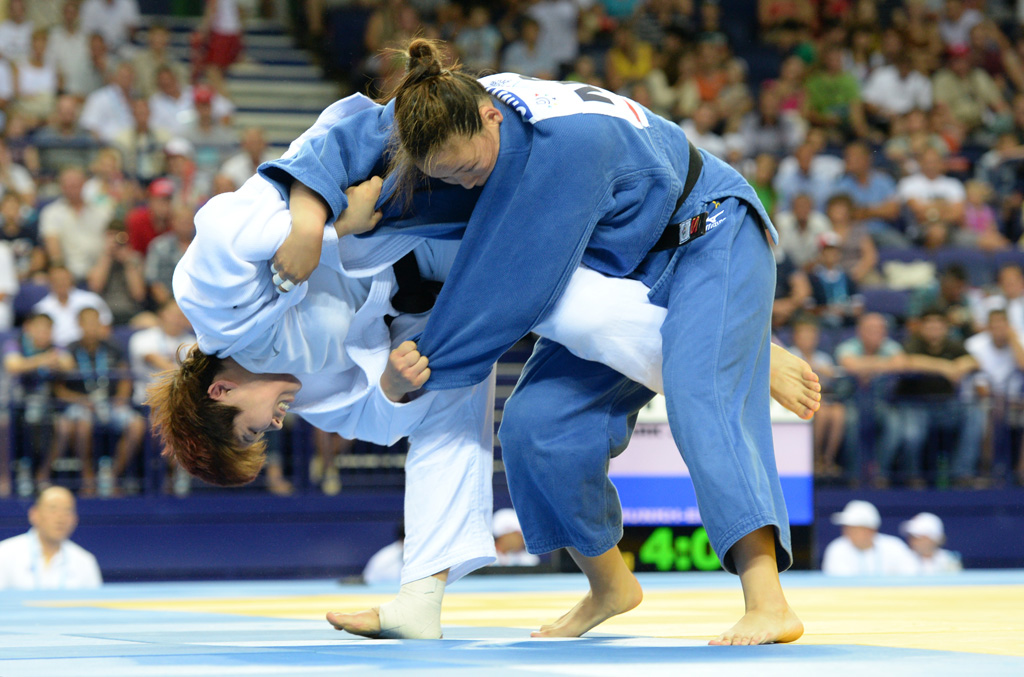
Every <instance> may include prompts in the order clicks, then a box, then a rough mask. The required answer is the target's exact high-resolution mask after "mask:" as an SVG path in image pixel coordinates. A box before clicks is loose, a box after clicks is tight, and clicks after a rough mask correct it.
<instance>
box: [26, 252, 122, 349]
mask: <svg viewBox="0 0 1024 677" xmlns="http://www.w3.org/2000/svg"><path fill="white" fill-rule="evenodd" d="M102 241H103V239H102V238H101V239H100V242H102ZM49 279H50V293H49V294H47V295H46V296H44V297H43V298H42V299H41V300H40V301H39V303H37V304H36V305H35V307H34V308H33V309H32V312H34V313H40V314H44V315H47V316H49V317H50V318H51V319H52V321H53V343H54V344H55V345H56V346H58V347H60V348H64V347H66V346H68V345H70V344H72V343H74V342H75V341H77V340H78V339H80V338H81V337H82V329H81V327H80V326H79V325H78V314H79V313H80V312H82V310H83V309H85V308H93V309H95V310H96V311H98V312H99V314H100V320H101V322H102V323H103V325H104V326H107V327H109V326H110V324H111V322H113V319H114V318H113V315H112V314H111V313H110V308H109V307H107V302H106V301H104V300H103V299H102V298H101V297H100V295H99V294H97V293H95V292H91V291H86V290H84V289H79V288H78V287H76V286H74V279H73V278H72V277H71V272H70V271H69V270H68V269H67V268H64V267H63V266H60V265H51V266H50V272H49Z"/></svg>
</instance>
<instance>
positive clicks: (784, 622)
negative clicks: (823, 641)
mask: <svg viewBox="0 0 1024 677" xmlns="http://www.w3.org/2000/svg"><path fill="white" fill-rule="evenodd" d="M774 531H775V528H774V527H770V526H768V527H762V528H760V529H757V530H755V531H752V532H750V533H749V534H747V535H746V536H744V537H743V538H741V539H740V540H738V541H737V542H736V545H734V546H732V548H731V550H730V552H731V554H732V557H733V561H734V562H735V563H736V570H737V572H738V573H739V575H740V584H741V585H742V586H743V601H744V605H745V607H746V613H745V614H744V615H743V618H741V619H740V620H739V622H738V623H736V625H734V626H732V627H731V628H729V629H728V630H726V631H725V632H723V633H722V634H721V635H719V636H718V637H717V638H716V639H713V640H711V641H710V642H709V644H713V645H719V646H727V645H732V646H747V645H751V644H771V643H773V642H793V641H796V640H797V639H800V636H801V635H803V634H804V625H803V623H801V622H800V619H799V618H797V616H796V614H795V613H794V612H793V609H792V608H790V606H789V603H788V602H786V596H785V595H784V594H783V592H782V584H781V583H780V582H779V569H778V564H777V563H776V560H775V533H774Z"/></svg>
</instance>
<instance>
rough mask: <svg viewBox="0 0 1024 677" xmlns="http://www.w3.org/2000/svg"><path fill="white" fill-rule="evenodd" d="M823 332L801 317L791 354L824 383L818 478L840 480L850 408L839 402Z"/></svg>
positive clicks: (817, 432)
mask: <svg viewBox="0 0 1024 677" xmlns="http://www.w3.org/2000/svg"><path fill="white" fill-rule="evenodd" d="M820 340H821V329H820V327H819V326H818V322H817V320H815V319H814V318H813V317H812V316H810V315H799V316H797V319H796V320H795V321H794V322H793V345H792V347H790V348H789V351H790V352H791V353H793V354H794V355H797V356H798V357H801V358H803V359H804V360H805V361H806V362H807V364H809V365H811V368H812V369H813V370H814V373H815V374H817V375H818V378H819V379H820V380H821V390H822V399H821V407H820V408H819V409H818V411H816V412H814V419H813V424H814V459H815V463H814V467H815V471H814V474H815V475H816V476H818V477H831V478H834V477H839V476H840V475H841V474H842V470H841V469H840V468H839V466H838V465H837V464H836V459H837V457H838V456H839V450H840V448H841V447H842V444H843V436H844V435H845V434H846V405H844V404H843V403H842V402H841V401H839V400H837V399H836V398H835V396H834V395H835V392H834V388H833V384H834V382H835V377H836V363H835V360H833V359H832V356H831V355H829V354H828V353H826V352H825V351H823V350H821V349H819V347H818V346H819V342H820Z"/></svg>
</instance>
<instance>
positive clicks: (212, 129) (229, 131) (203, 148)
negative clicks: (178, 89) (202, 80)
mask: <svg viewBox="0 0 1024 677" xmlns="http://www.w3.org/2000/svg"><path fill="white" fill-rule="evenodd" d="M214 96H215V93H214V91H213V89H211V88H210V87H207V86H205V85H199V86H198V87H195V88H194V90H193V101H194V106H195V112H196V116H195V119H194V120H193V121H192V122H191V123H189V124H188V125H185V126H184V127H183V128H182V132H181V135H182V138H184V139H186V140H188V141H189V142H190V143H191V144H192V147H193V149H194V155H193V159H194V161H195V166H196V172H197V175H198V176H197V181H200V182H201V183H202V184H203V186H204V188H203V190H205V189H208V188H209V184H210V182H211V181H212V180H213V175H214V174H216V173H217V170H218V169H219V168H220V166H221V165H222V164H223V163H224V161H225V160H226V159H227V157H228V153H230V152H231V151H233V150H234V149H235V148H237V147H238V134H237V132H235V130H234V128H232V127H229V126H228V125H226V124H224V123H223V122H222V121H221V120H219V119H218V118H217V117H216V115H214V110H213V108H214V106H213V101H214Z"/></svg>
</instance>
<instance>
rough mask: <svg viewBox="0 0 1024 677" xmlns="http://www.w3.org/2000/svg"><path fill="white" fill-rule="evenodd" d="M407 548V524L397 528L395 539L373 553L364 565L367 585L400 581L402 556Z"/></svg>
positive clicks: (364, 579) (399, 525)
mask: <svg viewBox="0 0 1024 677" xmlns="http://www.w3.org/2000/svg"><path fill="white" fill-rule="evenodd" d="M404 550H405V525H403V524H401V523H399V524H398V526H397V527H396V528H395V540H394V541H392V542H391V543H389V544H388V545H385V546H384V547H383V548H381V549H380V550H378V551H377V552H375V553H373V556H372V557H370V559H369V560H368V561H367V562H366V566H365V567H363V582H364V583H366V584H367V585H379V584H383V583H399V582H401V580H402V564H403V561H402V556H403V552H404Z"/></svg>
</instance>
